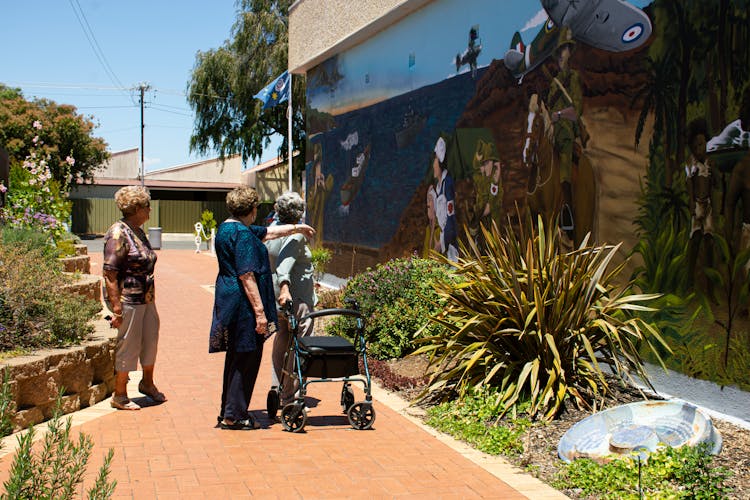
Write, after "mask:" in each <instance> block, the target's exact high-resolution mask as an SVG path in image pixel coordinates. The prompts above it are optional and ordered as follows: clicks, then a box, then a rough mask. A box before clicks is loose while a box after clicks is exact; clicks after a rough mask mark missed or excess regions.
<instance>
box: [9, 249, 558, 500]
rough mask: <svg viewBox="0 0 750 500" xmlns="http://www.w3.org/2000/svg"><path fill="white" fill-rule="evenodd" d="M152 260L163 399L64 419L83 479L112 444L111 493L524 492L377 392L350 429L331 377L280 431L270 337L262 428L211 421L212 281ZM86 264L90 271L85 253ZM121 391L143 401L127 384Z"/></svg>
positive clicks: (202, 273)
mask: <svg viewBox="0 0 750 500" xmlns="http://www.w3.org/2000/svg"><path fill="white" fill-rule="evenodd" d="M156 269H157V275H156V286H157V289H156V293H157V304H158V308H159V314H160V316H161V339H160V344H159V355H158V358H157V363H156V377H155V378H156V383H157V385H158V386H159V388H160V389H161V390H162V391H163V392H164V393H166V395H167V397H168V398H169V401H168V402H166V403H164V404H162V405H158V406H151V407H146V408H143V409H142V410H141V411H138V412H126V411H119V412H116V411H112V412H104V413H105V414H104V415H103V416H100V417H97V418H94V419H93V420H90V421H88V422H86V423H84V424H82V425H80V426H78V427H76V428H75V429H81V430H83V431H84V432H86V433H88V434H89V435H90V436H91V437H92V438H93V440H94V442H95V447H94V450H93V454H92V459H91V462H90V464H89V469H88V473H87V476H86V481H85V486H86V487H88V486H90V485H91V484H92V482H93V475H94V474H95V473H96V470H97V469H98V467H99V465H100V464H101V463H102V460H103V456H104V454H105V453H106V450H107V449H108V448H110V447H111V448H114V450H115V457H114V461H113V466H112V471H113V477H114V478H115V479H117V483H118V484H117V489H116V490H115V498H134V499H142V498H143V499H146V498H159V499H171V498H174V499H192V498H194V499H201V500H205V499H214V498H222V499H223V498H247V497H249V496H258V497H261V498H283V499H287V498H393V497H408V498H415V497H416V498H477V497H478V498H502V499H513V498H527V497H526V496H524V495H522V494H521V493H519V492H518V491H516V490H515V489H513V488H511V487H510V486H508V485H507V484H506V483H505V482H503V481H501V480H499V479H498V478H497V477H495V476H494V475H493V474H490V473H489V472H487V471H486V470H485V469H484V468H482V467H480V466H478V465H476V464H475V463H474V462H472V461H470V460H468V459H467V458H465V457H464V456H463V455H462V454H461V453H459V452H457V451H455V450H453V449H452V448H451V447H449V446H448V445H446V444H444V443H443V442H441V441H440V440H438V439H436V438H435V437H434V436H432V435H430V434H429V433H428V432H426V431H425V430H423V429H422V428H420V427H419V426H418V425H416V424H415V423H413V422H411V421H410V420H409V419H407V418H406V417H404V416H403V415H401V414H399V413H397V412H395V411H393V410H391V409H390V408H389V407H387V406H385V405H384V404H383V403H381V402H379V401H376V402H375V405H374V407H375V409H376V412H377V418H376V421H375V423H374V426H373V430H370V431H355V430H353V429H351V427H350V426H349V425H348V422H347V419H346V416H345V415H343V414H342V413H341V407H340V405H339V393H340V384H335V383H329V384H313V385H312V386H311V389H310V391H309V395H311V396H313V397H315V398H317V399H319V400H320V401H319V403H318V405H317V406H315V407H313V408H311V410H310V413H309V417H308V421H307V425H306V427H305V431H306V432H305V433H299V434H291V433H287V432H284V431H282V428H281V425H280V424H278V423H276V424H272V423H271V422H269V421H268V420H267V419H266V416H265V410H264V408H265V398H266V393H267V390H268V388H269V386H270V378H271V377H270V343H268V345H267V346H266V348H267V349H266V352H265V356H264V358H263V367H262V368H261V375H260V377H259V379H258V384H257V386H256V391H255V394H254V398H253V401H252V403H251V410H252V411H253V412H254V414H255V415H256V416H258V417H259V419H260V420H261V422H263V423H264V424H265V425H267V426H268V427H267V428H265V429H261V430H257V431H225V430H221V429H218V428H215V427H214V426H215V424H216V415H217V413H218V410H219V407H218V406H219V398H220V394H221V392H220V391H221V383H220V374H221V371H222V366H223V354H212V355H209V354H208V349H207V342H208V340H207V335H208V330H209V326H210V318H211V308H212V304H213V295H212V294H211V293H210V292H209V291H208V290H207V289H206V285H210V284H213V282H214V279H215V276H216V269H217V267H216V261H215V259H214V258H213V257H211V256H209V255H206V254H196V253H193V252H192V251H189V250H161V251H160V252H159V261H158V263H157V268H156ZM92 272H94V273H100V272H101V257H99V256H98V255H96V254H95V255H92ZM134 375H138V376H139V374H136V373H134ZM134 382H137V380H135V381H131V384H130V385H131V387H132V386H134V385H135V384H134ZM130 395H131V397H133V398H134V399H135V400H136V401H138V402H141V403H142V402H145V401H146V400H145V398H139V397H135V396H140V395H139V394H137V392H135V391H134V390H133V389H132V388H131V392H130ZM104 404H107V405H108V401H107V402H106V403H104ZM100 405H101V404H100ZM10 461H11V455H7V456H5V457H4V458H2V459H0V481H5V479H6V478H7V473H8V472H7V471H8V468H9V465H10ZM542 490H544V488H542ZM545 493H547V494H549V493H550V492H549V491H545ZM552 493H553V494H552V495H551V497H554V496H555V495H554V492H552ZM533 497H534V498H537V497H536V495H533Z"/></svg>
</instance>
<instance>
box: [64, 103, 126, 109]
mask: <svg viewBox="0 0 750 500" xmlns="http://www.w3.org/2000/svg"><path fill="white" fill-rule="evenodd" d="M136 106H137V105H136V104H132V105H129V106H76V109H122V108H135V107H136Z"/></svg>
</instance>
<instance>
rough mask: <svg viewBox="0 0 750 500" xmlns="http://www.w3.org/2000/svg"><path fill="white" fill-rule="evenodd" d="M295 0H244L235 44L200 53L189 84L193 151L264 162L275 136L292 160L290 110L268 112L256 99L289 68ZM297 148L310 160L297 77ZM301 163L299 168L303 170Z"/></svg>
mask: <svg viewBox="0 0 750 500" xmlns="http://www.w3.org/2000/svg"><path fill="white" fill-rule="evenodd" d="M291 3H292V2H291V1H290V0H239V2H238V11H237V19H236V21H235V23H234V25H233V27H232V31H231V40H227V41H226V42H224V44H223V45H222V46H221V47H219V48H217V49H210V50H208V51H207V52H201V51H199V52H198V53H197V54H196V56H195V66H194V67H193V73H192V75H191V80H190V82H189V83H188V102H189V104H190V106H191V107H192V108H193V110H194V111H195V114H196V118H195V128H194V132H193V135H192V136H191V137H190V149H191V151H196V152H198V153H201V154H205V153H208V152H210V151H215V152H216V153H218V155H219V158H221V159H224V158H226V157H227V156H230V155H233V154H240V155H242V160H243V161H247V160H249V159H259V158H260V157H261V154H262V153H263V149H264V148H265V147H266V146H268V144H269V143H270V137H271V136H272V135H273V134H281V135H282V136H283V137H284V140H283V143H282V144H281V147H280V150H279V154H280V156H281V157H283V158H286V157H287V151H288V145H287V140H288V139H287V117H286V110H287V106H286V105H278V106H276V107H273V108H269V109H267V110H265V111H264V110H263V109H262V104H261V102H260V101H259V100H258V99H255V98H254V97H253V96H254V95H255V94H257V93H258V92H259V91H260V90H261V89H262V88H263V87H265V86H266V85H268V84H269V83H270V82H271V81H272V80H273V79H274V78H276V77H277V76H279V75H280V74H282V73H283V72H284V71H285V70H286V69H287V54H288V26H289V15H288V14H289V5H290V4H291ZM292 105H293V115H292V116H293V127H292V130H293V138H292V144H293V145H294V146H295V149H296V150H299V151H300V152H301V153H302V154H301V155H300V158H304V146H305V131H304V124H305V118H304V109H305V108H304V106H305V84H304V81H303V79H302V78H301V77H298V76H297V75H294V77H293V78H292ZM300 166H301V162H298V164H296V165H295V170H298V171H299V170H300V168H299V167H300Z"/></svg>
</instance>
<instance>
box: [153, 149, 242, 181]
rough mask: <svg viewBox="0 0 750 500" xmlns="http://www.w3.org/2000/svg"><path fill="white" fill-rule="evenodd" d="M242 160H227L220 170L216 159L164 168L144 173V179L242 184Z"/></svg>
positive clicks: (234, 158) (237, 157) (235, 158)
mask: <svg viewBox="0 0 750 500" xmlns="http://www.w3.org/2000/svg"><path fill="white" fill-rule="evenodd" d="M241 170H242V159H241V158H240V157H239V156H232V157H230V158H227V159H226V161H225V162H224V166H223V168H222V165H221V162H220V161H219V160H218V159H212V160H206V161H201V162H196V163H190V164H188V165H180V166H178V167H172V168H165V169H162V170H156V171H153V172H146V179H149V180H163V181H198V182H228V183H236V184H239V183H240V182H242V176H241V174H240V172H241Z"/></svg>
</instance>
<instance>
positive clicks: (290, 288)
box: [266, 192, 317, 406]
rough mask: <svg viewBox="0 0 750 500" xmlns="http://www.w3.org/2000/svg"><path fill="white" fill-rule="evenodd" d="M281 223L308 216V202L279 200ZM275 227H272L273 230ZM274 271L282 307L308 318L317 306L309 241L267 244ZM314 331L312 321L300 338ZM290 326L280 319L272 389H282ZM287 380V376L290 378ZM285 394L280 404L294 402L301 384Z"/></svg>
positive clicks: (289, 196)
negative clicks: (289, 305) (280, 382)
mask: <svg viewBox="0 0 750 500" xmlns="http://www.w3.org/2000/svg"><path fill="white" fill-rule="evenodd" d="M274 208H275V210H276V215H277V216H278V222H276V224H294V223H296V222H298V221H299V220H300V218H301V217H302V214H303V213H304V212H305V202H304V200H302V198H301V197H300V195H299V194H297V193H293V192H289V193H284V194H282V195H281V196H279V197H278V199H277V200H276V205H275V206H274ZM272 227H273V226H272ZM266 247H267V248H268V255H269V257H270V259H271V267H272V269H274V270H275V271H274V275H273V284H274V292H275V293H276V297H277V299H278V302H279V305H281V306H283V305H284V304H286V302H287V301H289V300H291V301H292V308H293V311H294V314H295V316H297V317H298V318H300V317H302V316H304V315H306V314H308V313H309V312H311V311H312V309H313V307H314V306H315V304H316V302H317V299H316V297H315V283H314V281H313V265H312V253H311V252H310V247H309V246H308V245H307V240H305V237H304V236H302V235H301V234H294V235H292V236H289V237H287V238H281V239H278V240H274V241H271V242H268V243H266ZM312 331H313V321H312V320H308V321H306V322H305V323H300V324H299V325H298V335H299V336H300V337H304V336H306V335H310V334H311V333H312ZM289 333H290V332H289V323H288V321H287V320H286V318H284V317H281V318H279V331H278V333H277V334H276V337H275V338H274V340H273V353H272V354H271V361H272V362H273V373H272V375H273V385H274V386H275V387H278V386H279V381H280V380H281V371H282V365H283V364H284V353H285V352H286V350H287V349H288V348H289ZM293 368H294V358H292V357H291V356H289V357H288V358H287V363H286V365H285V366H284V367H283V369H284V370H286V373H287V374H291V373H293V372H292V370H293ZM287 377H288V376H287ZM285 382H286V383H285V384H284V387H283V393H282V394H280V397H281V404H282V406H283V405H286V404H287V403H290V402H292V400H293V399H294V393H295V392H296V391H297V390H298V389H299V381H297V380H295V383H294V384H292V383H291V380H290V378H286V379H285Z"/></svg>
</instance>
